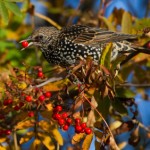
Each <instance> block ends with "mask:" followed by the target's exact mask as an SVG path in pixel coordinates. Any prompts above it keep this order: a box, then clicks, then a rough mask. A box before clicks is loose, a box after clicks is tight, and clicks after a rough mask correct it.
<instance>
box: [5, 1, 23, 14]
mask: <svg viewBox="0 0 150 150" xmlns="http://www.w3.org/2000/svg"><path fill="white" fill-rule="evenodd" d="M5 6H6V7H7V9H8V10H10V11H12V12H13V13H14V14H15V15H16V16H19V17H21V16H22V14H21V12H20V9H19V8H18V6H17V5H16V4H15V3H12V2H7V1H5Z"/></svg>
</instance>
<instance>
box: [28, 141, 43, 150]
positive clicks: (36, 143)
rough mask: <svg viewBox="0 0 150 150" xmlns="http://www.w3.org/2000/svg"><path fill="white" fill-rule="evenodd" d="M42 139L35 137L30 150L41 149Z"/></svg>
mask: <svg viewBox="0 0 150 150" xmlns="http://www.w3.org/2000/svg"><path fill="white" fill-rule="evenodd" d="M41 144H42V142H41V140H39V139H35V140H34V141H33V143H32V144H31V146H30V150H41Z"/></svg>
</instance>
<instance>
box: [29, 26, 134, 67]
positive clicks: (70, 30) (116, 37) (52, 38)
mask: <svg viewBox="0 0 150 150" xmlns="http://www.w3.org/2000/svg"><path fill="white" fill-rule="evenodd" d="M133 38H136V36H134V35H129V34H122V33H116V32H112V31H108V30H105V29H98V28H92V27H88V26H83V25H72V26H68V27H65V28H63V29H61V30H57V29H56V28H54V27H40V28H38V29H36V30H35V31H34V32H33V33H32V35H31V36H30V37H29V39H30V40H31V41H32V42H33V45H35V46H37V47H39V48H40V49H41V50H42V53H43V55H44V57H45V58H46V60H47V61H48V62H49V63H52V64H57V65H60V66H63V67H64V66H70V65H72V64H75V63H76V61H77V60H79V59H80V58H87V57H88V56H90V57H92V58H93V60H94V61H95V62H98V61H99V59H100V55H101V53H102V50H103V49H104V47H105V45H106V44H107V43H110V42H112V43H113V49H112V53H111V61H113V60H115V59H116V58H117V57H118V55H120V54H122V53H125V52H132V51H135V49H134V48H133V47H131V44H130V43H128V42H125V40H126V39H133Z"/></svg>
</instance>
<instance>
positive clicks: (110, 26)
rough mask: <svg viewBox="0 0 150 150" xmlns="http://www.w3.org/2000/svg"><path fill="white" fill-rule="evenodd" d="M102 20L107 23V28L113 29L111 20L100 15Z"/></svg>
mask: <svg viewBox="0 0 150 150" xmlns="http://www.w3.org/2000/svg"><path fill="white" fill-rule="evenodd" d="M101 19H102V21H104V23H105V24H106V25H107V27H108V29H109V30H112V31H115V30H116V29H115V27H114V26H113V25H112V22H110V21H109V20H108V19H107V18H105V17H101Z"/></svg>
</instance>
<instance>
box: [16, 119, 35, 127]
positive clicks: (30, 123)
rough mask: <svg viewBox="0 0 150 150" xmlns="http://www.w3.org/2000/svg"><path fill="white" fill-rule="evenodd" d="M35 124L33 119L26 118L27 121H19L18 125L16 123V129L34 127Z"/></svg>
mask: <svg viewBox="0 0 150 150" xmlns="http://www.w3.org/2000/svg"><path fill="white" fill-rule="evenodd" d="M34 124H35V122H34V121H33V120H26V121H22V122H19V123H18V124H17V125H16V129H26V128H31V127H33V126H34Z"/></svg>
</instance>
